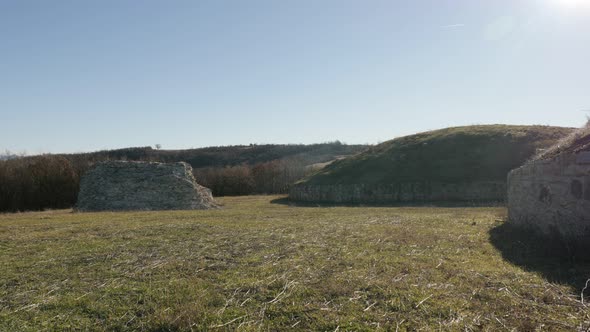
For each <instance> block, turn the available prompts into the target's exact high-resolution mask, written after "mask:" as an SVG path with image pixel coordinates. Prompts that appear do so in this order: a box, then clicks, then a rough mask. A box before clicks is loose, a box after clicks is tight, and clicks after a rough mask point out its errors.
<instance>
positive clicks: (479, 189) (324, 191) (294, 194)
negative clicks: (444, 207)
mask: <svg viewBox="0 0 590 332" xmlns="http://www.w3.org/2000/svg"><path fill="white" fill-rule="evenodd" d="M505 197H506V183H504V182H502V181H488V182H470V183H441V182H437V183H433V182H409V183H395V184H382V185H363V184H356V185H295V186H294V187H293V188H291V190H290V192H289V198H290V199H292V200H295V201H302V202H323V203H368V204H370V203H379V204H386V203H395V202H442V201H486V202H489V201H505Z"/></svg>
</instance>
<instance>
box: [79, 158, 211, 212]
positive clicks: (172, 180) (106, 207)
mask: <svg viewBox="0 0 590 332" xmlns="http://www.w3.org/2000/svg"><path fill="white" fill-rule="evenodd" d="M215 207H217V205H216V203H215V201H214V200H213V196H212V195H211V190H209V189H208V188H205V187H203V186H201V185H199V184H197V183H196V181H195V178H194V176H193V174H192V168H191V166H190V165H189V164H187V163H184V162H180V163H173V164H165V163H155V162H126V161H108V162H102V163H99V164H97V165H96V166H95V167H94V168H93V169H91V170H90V171H88V172H87V173H86V174H85V175H84V177H83V178H82V180H81V183H80V193H79V194H78V202H77V204H76V210H77V211H117V210H119V211H120V210H194V209H210V208H215Z"/></svg>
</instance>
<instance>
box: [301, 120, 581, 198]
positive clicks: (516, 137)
mask: <svg viewBox="0 0 590 332" xmlns="http://www.w3.org/2000/svg"><path fill="white" fill-rule="evenodd" d="M572 131H573V129H572V128H562V127H549V126H510V125H478V126H465V127H453V128H446V129H441V130H434V131H429V132H424V133H419V134H415V135H410V136H405V137H400V138H396V139H393V140H390V141H387V142H384V143H382V144H379V145H376V146H374V147H371V148H369V149H367V150H366V151H365V152H363V153H360V154H358V155H356V156H353V157H350V158H346V159H342V160H339V161H336V162H334V163H332V164H330V165H328V166H327V167H325V168H323V169H321V170H320V171H318V172H317V173H315V174H313V175H311V176H309V177H308V178H306V179H304V180H302V181H301V182H299V183H298V184H297V186H296V188H294V189H293V190H292V192H291V197H292V198H294V199H297V200H303V201H332V202H387V201H413V200H419V201H422V200H448V199H450V200H480V199H481V200H488V199H492V200H494V199H501V198H502V197H503V195H504V194H503V193H504V192H505V180H506V176H507V174H508V172H509V171H510V170H511V169H513V168H515V167H518V166H520V165H522V164H523V163H525V162H526V161H527V160H528V159H530V158H531V157H532V156H534V155H535V154H536V153H537V152H538V151H539V150H541V149H545V148H547V147H549V146H551V145H553V144H554V143H555V142H557V141H558V140H559V139H561V138H562V137H564V136H567V135H568V134H570V133H571V132H572ZM334 186H339V187H338V188H336V187H334ZM384 186H385V187H384ZM387 186H389V187H387ZM473 190H480V191H482V192H481V195H479V194H477V193H473ZM346 191H356V192H357V193H353V192H349V193H347V192H346ZM499 195H500V196H501V197H498V196H499Z"/></svg>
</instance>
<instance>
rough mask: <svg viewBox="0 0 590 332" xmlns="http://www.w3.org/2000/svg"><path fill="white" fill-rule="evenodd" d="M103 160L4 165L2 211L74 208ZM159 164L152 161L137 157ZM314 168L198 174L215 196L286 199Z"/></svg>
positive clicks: (271, 166)
mask: <svg viewBox="0 0 590 332" xmlns="http://www.w3.org/2000/svg"><path fill="white" fill-rule="evenodd" d="M113 159H115V160H121V159H122V160H126V159H127V158H126V157H125V156H123V157H121V158H101V157H100V156H92V157H91V156H88V155H70V156H65V155H41V156H32V157H22V158H16V159H10V160H1V161H0V211H3V212H16V211H30V210H44V209H63V208H70V207H73V206H74V205H75V203H76V200H77V197H78V191H79V186H80V179H81V178H82V176H83V175H84V173H85V172H86V171H87V170H88V169H90V168H91V167H92V166H93V165H94V164H95V163H96V162H99V161H102V160H113ZM137 160H143V161H157V160H154V158H153V156H149V157H148V158H137ZM311 171H313V168H312V167H310V166H306V162H305V161H303V160H301V159H297V158H290V159H281V160H273V161H268V162H261V163H256V164H253V165H249V164H245V163H244V164H241V165H234V166H224V167H204V168H195V169H193V172H194V175H195V178H196V179H197V182H198V183H199V184H201V185H203V186H206V187H208V188H210V189H211V190H212V191H213V194H214V195H215V196H235V195H250V194H282V193H286V192H287V191H288V188H289V186H290V185H291V184H293V183H294V182H296V181H297V180H299V179H301V178H303V177H304V176H306V175H307V174H309V172H311Z"/></svg>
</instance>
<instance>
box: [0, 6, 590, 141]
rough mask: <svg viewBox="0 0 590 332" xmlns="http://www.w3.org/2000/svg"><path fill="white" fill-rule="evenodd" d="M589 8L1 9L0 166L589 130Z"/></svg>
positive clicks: (52, 7) (255, 7)
mask: <svg viewBox="0 0 590 332" xmlns="http://www.w3.org/2000/svg"><path fill="white" fill-rule="evenodd" d="M589 2H590V1H588V0H535V1H533V0H520V1H519V0H494V1H483V0H482V1H476V0H457V1H450V0H429V1H426V0H424V1H422V0H416V1H380V0H362V1H360V0H357V1H350V0H296V1H291V0H285V1H277V0H268V1H260V0H249V1H241V0H235V1H229V0H212V1H205V0H200V1H199V0H195V1H150V0H142V1H125V0H106V1H74V0H72V1H60V0H54V1H41V0H39V1H28V0H14V1H13V0H0V151H3V150H4V149H9V150H11V151H17V152H21V151H27V152H28V153H45V152H77V151H92V150H99V149H111V148H121V147H128V146H148V145H152V146H153V145H154V144H156V143H159V144H161V145H162V146H163V148H169V149H173V148H190V147H202V146H211V145H230V144H249V143H314V142H325V141H332V140H336V139H339V140H341V141H343V142H346V143H378V142H381V141H385V140H388V139H391V138H394V137H397V136H401V135H406V134H411V133H415V132H420V131H424V130H430V129H436V128H442V127H447V126H456V125H468V124H487V123H508V124H548V125H561V126H581V125H582V124H583V123H584V122H585V120H586V115H587V114H589V113H585V112H583V110H584V109H590V61H589V60H588V59H590V3H589Z"/></svg>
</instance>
